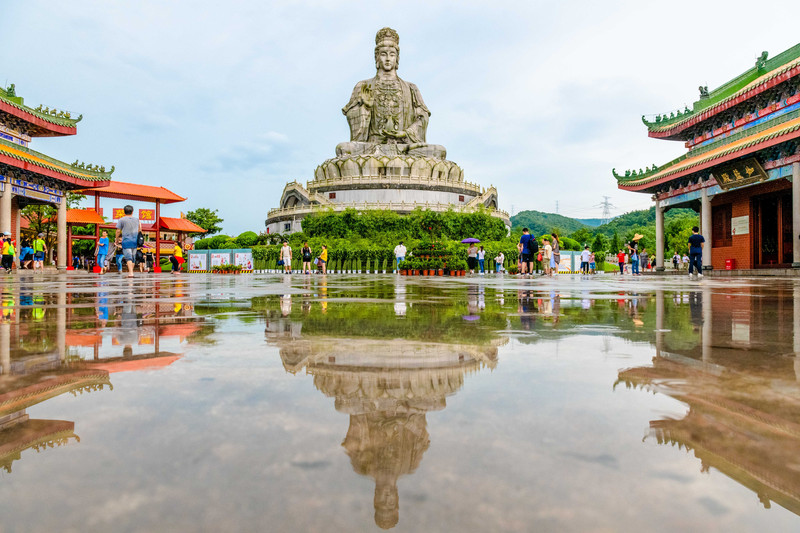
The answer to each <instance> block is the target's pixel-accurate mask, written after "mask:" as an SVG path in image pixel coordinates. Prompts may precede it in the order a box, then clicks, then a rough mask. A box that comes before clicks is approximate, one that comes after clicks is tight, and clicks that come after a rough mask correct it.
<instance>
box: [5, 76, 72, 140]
mask: <svg viewBox="0 0 800 533" xmlns="http://www.w3.org/2000/svg"><path fill="white" fill-rule="evenodd" d="M82 118H83V115H79V116H78V117H77V118H73V117H72V115H71V114H70V113H69V112H68V111H58V110H56V109H55V108H53V109H50V108H49V107H45V108H42V106H41V105H40V106H39V107H37V108H36V109H34V108H32V107H28V106H26V105H25V104H24V100H23V98H21V97H19V96H17V95H16V92H15V90H14V86H13V85H11V86H10V87H8V88H5V89H3V88H0V122H3V123H7V124H11V125H13V126H14V127H15V129H18V130H19V131H21V132H23V133H25V134H26V135H30V136H31V137H56V136H61V135H75V134H76V133H77V128H76V126H77V124H78V122H80V121H81V119H82Z"/></svg>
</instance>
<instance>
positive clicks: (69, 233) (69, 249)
mask: <svg viewBox="0 0 800 533" xmlns="http://www.w3.org/2000/svg"><path fill="white" fill-rule="evenodd" d="M63 201H64V202H66V199H65V200H63ZM67 270H75V267H73V266H72V225H71V224H67Z"/></svg>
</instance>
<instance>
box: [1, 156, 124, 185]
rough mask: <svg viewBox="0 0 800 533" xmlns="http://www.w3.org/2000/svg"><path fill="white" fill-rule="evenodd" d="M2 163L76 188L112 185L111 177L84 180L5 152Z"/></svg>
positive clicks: (55, 168)
mask: <svg viewBox="0 0 800 533" xmlns="http://www.w3.org/2000/svg"><path fill="white" fill-rule="evenodd" d="M0 163H2V164H6V165H8V166H10V167H14V168H18V169H20V170H27V171H28V172H33V173H34V174H40V175H42V176H46V177H48V178H53V179H57V180H59V181H64V182H67V183H69V184H71V185H74V186H75V187H74V188H77V187H80V188H87V187H90V188H95V187H107V186H108V184H109V183H111V178H110V177H106V178H96V179H92V178H91V177H86V178H83V177H81V176H77V175H74V174H72V173H67V172H62V171H60V170H58V168H57V167H54V166H50V165H43V164H36V163H34V162H32V161H29V160H27V159H21V158H16V157H12V156H11V155H9V154H7V153H5V152H0Z"/></svg>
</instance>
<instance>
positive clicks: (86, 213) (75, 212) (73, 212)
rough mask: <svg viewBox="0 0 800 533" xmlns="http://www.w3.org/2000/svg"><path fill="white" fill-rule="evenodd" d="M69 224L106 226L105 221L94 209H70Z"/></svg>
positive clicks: (68, 213)
mask: <svg viewBox="0 0 800 533" xmlns="http://www.w3.org/2000/svg"><path fill="white" fill-rule="evenodd" d="M67 224H105V220H103V217H101V216H100V215H98V214H97V211H95V210H94V209H69V210H67Z"/></svg>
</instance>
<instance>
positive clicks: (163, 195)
mask: <svg viewBox="0 0 800 533" xmlns="http://www.w3.org/2000/svg"><path fill="white" fill-rule="evenodd" d="M82 192H84V193H87V194H92V193H98V194H100V196H101V197H103V198H117V199H120V200H134V201H143V202H148V201H150V202H153V201H156V200H160V201H161V203H162V204H171V203H175V202H183V201H184V200H186V198H184V197H182V196H178V195H177V194H175V193H174V192H172V191H170V190H169V189H166V188H164V187H154V186H152V185H139V184H136V183H125V182H122V181H112V182H111V183H109V184H108V185H107V186H105V187H97V188H92V189H88V190H86V191H82Z"/></svg>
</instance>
